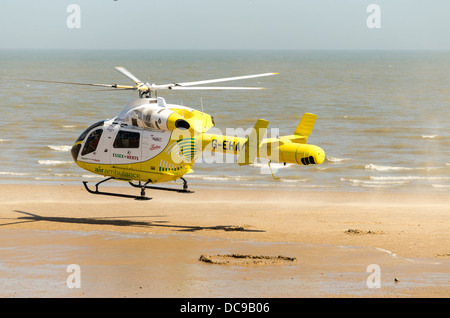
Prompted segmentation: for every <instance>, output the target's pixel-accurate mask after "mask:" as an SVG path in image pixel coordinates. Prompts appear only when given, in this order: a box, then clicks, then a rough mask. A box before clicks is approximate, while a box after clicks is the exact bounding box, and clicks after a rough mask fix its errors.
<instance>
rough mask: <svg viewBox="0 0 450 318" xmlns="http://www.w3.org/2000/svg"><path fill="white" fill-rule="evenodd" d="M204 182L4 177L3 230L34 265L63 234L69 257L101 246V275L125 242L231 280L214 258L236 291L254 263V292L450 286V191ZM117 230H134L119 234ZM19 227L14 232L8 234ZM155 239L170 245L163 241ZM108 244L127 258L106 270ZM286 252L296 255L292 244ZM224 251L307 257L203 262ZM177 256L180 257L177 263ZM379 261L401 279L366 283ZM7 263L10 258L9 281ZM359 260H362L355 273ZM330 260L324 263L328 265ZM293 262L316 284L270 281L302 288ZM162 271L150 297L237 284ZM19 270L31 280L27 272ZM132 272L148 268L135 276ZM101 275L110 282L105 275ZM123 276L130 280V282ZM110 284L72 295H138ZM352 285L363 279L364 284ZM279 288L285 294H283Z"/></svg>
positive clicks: (131, 248) (439, 293) (436, 290)
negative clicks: (52, 182)
mask: <svg viewBox="0 0 450 318" xmlns="http://www.w3.org/2000/svg"><path fill="white" fill-rule="evenodd" d="M192 190H194V191H195V193H192V194H185V193H172V192H167V191H156V190H153V191H152V190H151V189H148V190H147V196H150V197H152V199H151V200H149V201H135V200H132V199H127V198H117V197H107V196H99V195H92V194H89V193H87V192H86V191H85V190H84V188H83V186H82V185H80V186H72V185H63V186H43V185H39V186H36V185H0V201H1V202H2V204H1V206H0V225H1V227H0V228H1V229H4V231H0V235H2V236H3V237H5V240H4V242H8V243H7V245H8V246H10V247H11V248H12V247H17V248H18V250H22V252H23V251H25V253H26V254H29V258H30V262H32V263H33V262H35V258H36V257H37V256H36V255H34V256H33V255H32V254H33V253H34V251H32V249H30V248H29V247H30V246H34V245H36V246H37V247H40V248H42V249H44V250H46V251H49V250H50V251H52V249H54V248H55V246H54V245H53V244H54V243H52V242H54V241H55V240H56V241H60V242H65V243H64V244H63V243H61V244H63V245H64V246H65V248H63V249H62V250H61V251H60V252H59V253H64V255H66V254H65V253H67V252H66V250H73V249H75V250H87V251H89V252H86V253H87V254H86V255H85V256H84V261H85V263H86V264H87V265H85V268H89V269H90V271H91V273H92V276H90V277H91V279H92V280H93V281H95V277H96V275H100V276H101V274H99V273H101V272H102V271H106V272H108V270H110V269H111V268H114V266H119V265H120V263H121V262H123V258H122V257H119V256H118V255H116V254H115V252H114V251H116V249H115V248H114V247H111V246H108V244H109V243H108V244H107V243H105V242H107V241H110V242H113V243H114V242H116V241H120V242H121V243H120V244H122V245H121V248H120V250H121V251H122V252H123V253H126V254H127V253H131V254H130V257H132V258H133V259H134V258H140V257H143V255H147V254H148V253H149V251H151V253H150V254H151V255H160V257H158V258H157V259H156V260H155V259H147V261H149V262H151V263H152V264H153V266H157V267H158V268H160V267H161V266H163V265H164V266H169V268H172V267H173V266H175V267H174V268H178V267H177V266H181V267H183V266H187V267H188V268H192V271H193V273H195V275H194V274H193V275H194V276H195V277H196V278H195V279H194V280H195V282H196V284H198V283H199V281H201V282H203V283H205V282H207V281H210V283H211V284H218V285H217V288H219V285H220V284H219V283H220V282H218V281H217V278H214V277H209V278H205V277H203V276H202V275H207V274H205V273H206V272H204V270H205V269H207V272H209V271H210V270H211V268H213V271H217V272H220V273H221V275H224V277H228V276H227V275H231V276H229V279H228V280H226V281H222V283H223V284H225V285H226V286H227V288H228V292H229V296H230V297H239V296H243V295H242V294H241V293H240V292H239V288H238V287H237V286H239V284H242V279H243V276H241V274H242V273H241V272H242V271H244V272H245V273H246V274H245V275H247V276H245V275H244V274H242V275H244V276H245V277H247V280H245V279H244V282H246V283H248V284H250V282H255V284H256V282H259V283H258V284H262V285H261V286H260V285H258V286H259V287H258V286H253V285H252V287H254V288H255V290H254V291H253V294H252V295H254V296H255V297H264V295H266V296H267V297H310V296H311V297H316V296H317V297H329V296H331V297H360V296H362V297H366V296H371V297H405V295H406V297H416V296H417V297H448V296H450V283H449V281H448V277H449V275H450V247H449V246H448V242H449V241H450V233H449V232H448V228H449V225H450V215H449V207H450V197H449V196H448V195H445V194H435V193H432V194H430V193H428V194H421V193H405V192H401V193H399V192H382V193H381V192H378V191H377V192H373V193H370V192H348V191H345V192H341V191H340V192H333V191H301V190H300V191H259V190H252V191H245V192H244V191H242V190H241V189H239V190H229V189H228V190H227V189H197V188H192ZM114 191H120V192H123V193H128V194H135V195H138V194H139V189H135V188H131V187H124V188H121V187H114ZM36 230H37V231H36ZM73 235H75V236H76V238H75V239H74V240H73V241H71V240H68V239H67V236H73ZM98 235H100V236H102V235H106V236H108V237H112V238H110V239H104V240H103V239H102V240H100V241H98V240H96V239H95V237H96V236H98ZM117 235H119V236H121V237H125V238H123V239H120V240H117V239H116V236H117ZM8 237H9V238H11V239H10V240H8ZM14 237H16V239H15V240H14V239H13V238H14ZM46 237H53V238H54V240H51V241H48V239H47V238H46ZM136 240H138V241H139V242H138V243H139V244H136ZM39 242H41V243H39ZM155 242H158V244H161V246H164V247H165V248H162V247H161V248H160V247H158V246H155ZM113 243H111V244H113ZM105 244H106V245H105ZM114 244H115V243H114ZM114 244H113V245H114ZM117 244H119V243H117ZM103 248H105V249H106V250H108V251H110V252H111V253H112V254H114V255H116V256H115V257H113V258H110V259H102V260H101V262H102V264H103V265H102V268H101V269H99V268H97V267H95V266H94V265H93V264H95V263H96V259H97V258H99V257H101V256H100V255H97V254H98V252H99V251H101V253H100V254H102V251H103V250H102V249H103ZM93 251H97V252H93ZM189 251H191V252H192V253H189ZM283 251H285V253H281V252H283ZM18 253H19V252H17V253H16V254H14V252H11V254H8V255H9V258H8V257H6V260H5V262H6V263H8V264H9V265H8V266H7V267H8V268H12V267H16V268H17V266H19V267H20V266H22V267H23V266H25V265H24V263H23V262H20V261H17V262H14V261H13V260H14V259H15V258H17V259H19V258H20V255H19V254H18ZM214 253H215V254H230V253H231V254H233V253H241V254H252V255H258V254H261V255H268V256H276V255H283V256H287V257H291V256H293V257H296V258H297V259H298V263H297V264H296V265H283V266H274V265H271V266H262V267H261V266H260V267H251V266H250V268H253V272H252V271H248V270H247V267H245V266H244V267H242V266H239V265H235V266H231V267H230V266H223V265H213V264H200V263H199V261H198V259H199V257H200V255H201V254H211V255H212V254H214ZM279 253H281V254H279ZM50 254H51V253H50ZM69 254H70V253H69ZM69 254H67V255H69ZM58 255H59V254H58ZM70 255H71V257H73V255H72V254H70ZM22 257H23V255H22ZM67 257H68V256H67ZM104 257H107V255H104ZM148 257H149V256H144V257H143V260H142V262H141V261H136V264H134V265H133V266H138V267H139V268H140V269H142V270H144V271H145V268H146V267H145V266H147V265H148V264H146V263H145V259H146V258H148ZM154 257H156V256H154ZM168 259H170V260H172V261H173V262H172V261H171V262H170V264H169V263H168ZM327 260H328V261H327ZM377 262H378V263H380V266H381V268H382V273H383V276H382V278H383V279H387V277H386V276H389V279H387V280H386V281H384V283H383V286H385V287H384V288H381V289H379V290H367V286H365V284H364V283H365V279H366V278H367V276H368V275H369V274H368V273H367V272H366V267H367V266H368V265H370V264H378V263H377ZM38 263H39V262H38ZM182 264H184V265H183V266H182ZM1 265H2V264H1V262H0V281H2V280H1V279H2V275H1V273H2V271H1V269H2V266H1ZM61 266H62V265H61ZM120 266H122V265H120ZM120 266H119V267H120ZM123 266H124V269H123V270H124V273H125V272H126V275H131V276H133V275H132V274H130V272H129V271H130V270H131V268H130V267H129V266H128V265H126V266H125V265H123ZM130 266H131V265H130ZM205 266H206V267H205ZM211 266H213V267H211ZM356 267H357V268H358V269H357V270H356V272H355V268H356ZM289 268H290V271H289V270H288V269H289ZM319 268H320V270H319ZM174 270H175V269H174ZM177 270H179V268H178V269H177ZM318 270H319V271H321V272H320V273H319V272H317V271H318ZM265 271H270V272H271V277H273V281H270V280H268V279H267V277H265V276H264V275H266V274H264V272H265ZM292 271H294V273H297V274H296V275H298V277H301V281H297V283H301V284H303V285H302V286H309V284H311V288H312V289H311V288H306V290H303V291H302V292H300V291H299V290H296V291H293V290H292V291H291V292H288V291H286V290H284V289H283V288H282V287H279V288H276V289H273V287H271V288H272V289H273V290H272V292H269V291H268V290H266V289H267V288H268V286H269V285H270V286H272V285H271V284H273V282H274V281H280V282H281V284H282V285H281V286H283V284H287V285H286V286H285V287H288V286H290V284H291V282H289V281H288V280H287V277H288V276H289V275H291V276H292V275H293V274H292V273H293V272H292ZM6 272H8V271H6ZM157 272H158V271H157ZM331 272H332V273H334V274H333V275H331V274H330V275H328V276H327V274H326V273H331ZM159 273H160V274H161V277H160V278H157V277H153V279H156V280H157V281H158V282H159V284H160V285H161V286H160V288H159V289H157V291H156V290H153V289H152V290H149V289H146V290H145V292H144V291H143V290H142V291H139V290H138V292H137V295H138V296H139V297H157V295H163V296H162V297H183V295H194V296H193V297H217V296H218V297H226V294H224V293H222V292H219V291H215V290H214V289H211V290H210V292H209V293H207V294H203V292H202V290H196V291H195V292H193V291H192V288H191V287H189V288H188V287H186V286H185V287H182V288H180V287H179V286H178V287H176V286H172V287H171V288H169V289H167V290H166V289H164V288H163V287H162V286H163V285H164V284H165V282H167V281H168V280H169V281H170V280H171V279H172V278H173V277H178V275H179V274H175V273H172V274H170V273H167V272H166V271H165V270H163V269H162V268H161V270H160V271H159ZM239 273H240V274H239ZM321 273H322V274H323V275H321ZM338 273H341V276H343V277H353V278H351V279H350V278H348V279H347V280H344V281H341V279H340V278H339V275H338ZM389 273H392V274H389ZM395 273H397V274H395ZM402 273H403V274H402ZM346 274H348V275H346ZM350 274H351V275H350ZM49 275H50V274H49ZM64 275H65V274H64ZM105 275H106V274H105ZM136 275H137V274H136ZM149 275H150V274H149ZM151 275H153V274H151ZM236 275H237V276H238V277H239V278H237V277H235V276H236ZM318 275H319V278H320V276H324V275H325V276H326V277H321V279H322V278H323V283H330V284H332V285H333V284H337V285H336V286H339V284H341V283H342V284H343V285H342V286H347V287H345V288H344V287H340V289H339V288H338V289H337V290H333V289H330V288H328V289H320V290H316V289H314V288H313V287H312V286H316V285H315V284H316V283H317V277H318ZM394 275H397V276H400V282H401V283H402V282H403V284H401V283H399V284H394V283H393V276H394ZM188 276H189V275H188ZM197 276H198V277H197ZM207 276H208V275H207ZM356 276H360V277H359V278H358V279H359V280H358V281H357V282H353V283H351V282H352V281H353V280H354V278H355V277H356ZM171 277H172V278H171ZM201 277H203V278H201ZM295 277H297V276H295V275H294V278H292V277H291V278H292V279H294V280H295ZM291 278H289V279H291ZM17 279H18V281H20V277H18V278H17ZM111 279H112V278H111ZM131 279H132V280H136V279H137V278H136V277H134V276H133V277H132V278H131ZM183 279H187V278H186V277H184V278H183ZM261 280H262V281H263V282H264V284H263V283H261ZM424 280H426V281H427V282H424ZM121 281H122V280H121ZM188 281H189V279H188ZM319 282H320V280H319ZM122 283H123V281H122ZM96 284H100V283H99V282H98V281H97V283H96ZM111 284H112V283H111ZM116 284H118V285H121V283H120V282H116ZM136 284H137V283H136ZM352 284H353V285H352ZM361 284H362V285H361ZM100 285H101V284H100ZM100 285H99V286H97V287H96V286H94V285H91V286H90V289H89V291H88V290H85V291H84V294H83V293H78V294H77V293H69V294H68V295H69V296H68V297H72V296H74V297H90V296H93V297H95V295H98V296H102V295H107V296H106V297H126V296H130V293H132V291H131V290H133V292H135V291H136V289H134V287H133V288H132V287H130V288H131V289H130V290H129V291H126V292H125V291H124V294H121V293H119V292H118V291H117V293H115V292H113V291H108V288H109V287H108V286H103V287H104V289H103V292H105V293H106V294H102V289H101V286H100ZM182 285H183V284H182ZM164 286H165V285H164ZM348 286H359V287H358V288H356V290H354V289H352V288H353V287H352V288H350V287H348ZM405 287H408V288H407V289H405ZM99 288H100V289H99ZM136 288H138V287H136ZM163 289H164V292H163ZM219 289H220V288H219ZM269 289H270V288H269ZM124 290H127V288H125V289H124ZM19 291H20V288H18V290H16V294H13V293H9V294H5V292H4V293H3V296H4V297H15V296H14V295H18V294H20V293H19ZM106 291H108V292H106ZM276 291H278V292H279V294H278V296H277V294H276ZM47 292H48V291H47ZM64 292H66V291H65V290H64ZM183 292H186V293H183ZM158 293H159V294H158ZM274 293H275V294H274ZM44 294H45V293H44ZM261 295H262V296H261ZM0 296H2V295H0ZM36 296H38V295H36ZM38 297H39V296H38ZM243 297H245V295H244V296H243Z"/></svg>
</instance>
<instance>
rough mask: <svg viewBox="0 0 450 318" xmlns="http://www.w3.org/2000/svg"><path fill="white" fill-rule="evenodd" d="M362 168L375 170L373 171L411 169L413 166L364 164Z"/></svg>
mask: <svg viewBox="0 0 450 318" xmlns="http://www.w3.org/2000/svg"><path fill="white" fill-rule="evenodd" d="M364 168H365V169H366V170H375V171H405V170H412V169H413V168H406V167H391V166H378V165H374V164H368V165H365V166H364Z"/></svg>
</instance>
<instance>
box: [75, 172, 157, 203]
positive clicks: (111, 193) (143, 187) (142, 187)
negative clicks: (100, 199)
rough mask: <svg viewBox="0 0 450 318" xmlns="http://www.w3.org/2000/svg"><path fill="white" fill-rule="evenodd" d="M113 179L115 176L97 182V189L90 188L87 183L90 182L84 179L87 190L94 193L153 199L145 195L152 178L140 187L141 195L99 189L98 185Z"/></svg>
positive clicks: (136, 198)
mask: <svg viewBox="0 0 450 318" xmlns="http://www.w3.org/2000/svg"><path fill="white" fill-rule="evenodd" d="M111 179H114V178H113V177H109V178H106V179H104V180H102V181H100V182H98V183H96V184H95V191H94V190H91V189H89V187H88V186H87V183H88V182H87V181H83V184H84V187H85V188H86V190H87V191H88V192H89V193H92V194H100V195H109V196H113V197H122V198H131V199H135V200H151V198H149V197H146V196H145V188H146V186H147V184H148V183H149V182H150V180H149V181H147V182H146V183H145V184H144V185H143V186H141V187H140V188H141V195H140V196H135V195H129V194H122V193H113V192H102V191H98V186H99V185H100V184H101V183H103V182H106V181H109V180H111Z"/></svg>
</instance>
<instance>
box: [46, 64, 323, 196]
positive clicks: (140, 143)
mask: <svg viewBox="0 0 450 318" xmlns="http://www.w3.org/2000/svg"><path fill="white" fill-rule="evenodd" d="M116 70H117V71H119V72H120V73H122V74H123V75H125V76H126V77H128V78H129V79H131V80H132V81H133V82H134V85H132V86H127V85H117V84H114V85H109V84H84V83H70V82H55V81H44V82H51V83H63V84H76V85H89V86H100V87H109V88H113V89H118V90H135V91H137V92H138V93H139V98H138V99H136V100H133V101H131V102H130V103H128V105H126V106H125V108H124V109H123V110H122V111H121V112H120V113H119V114H118V115H117V116H115V117H114V118H111V119H107V120H101V121H99V122H97V123H95V124H93V125H92V126H90V127H89V128H87V129H86V130H85V131H84V132H83V133H82V134H81V135H80V137H78V139H77V140H76V141H75V143H74V145H73V147H72V149H71V153H72V157H73V160H74V161H75V163H76V164H77V165H78V166H80V167H81V168H83V169H85V170H87V171H90V172H93V173H96V174H99V175H102V176H104V177H107V178H106V179H104V180H102V181H100V182H98V183H97V184H95V190H92V189H90V188H89V187H88V185H87V182H86V181H83V184H84V186H85V188H86V190H87V191H88V192H90V193H93V194H100V195H110V196H119V197H131V198H134V199H137V200H148V199H150V198H148V197H146V196H145V189H158V190H168V191H177V192H183V193H190V192H192V191H190V190H189V189H188V185H187V182H186V180H185V179H184V178H183V176H184V175H185V174H187V173H191V172H193V171H192V166H193V165H194V162H195V160H196V159H197V158H199V156H200V155H201V154H202V152H203V151H210V152H212V153H214V152H221V153H225V154H233V155H237V163H238V164H239V165H249V164H252V163H253V162H254V160H255V159H256V158H257V157H259V158H266V159H268V160H269V166H270V163H271V162H279V163H285V164H286V163H293V164H299V165H309V164H321V163H322V162H323V161H324V159H325V153H324V151H323V150H322V149H321V148H320V147H318V146H314V145H309V144H306V141H307V138H308V136H309V135H310V134H311V132H312V129H313V126H314V123H315V120H316V117H317V116H316V115H313V114H309V113H305V114H304V115H303V117H302V118H301V120H300V122H299V124H298V126H297V128H296V129H295V131H294V132H293V134H292V135H288V136H281V137H278V138H264V136H265V134H266V130H267V127H268V124H269V122H268V121H266V120H263V119H258V120H257V121H256V124H255V125H254V127H253V128H250V129H247V130H246V131H245V135H244V136H243V137H242V136H237V135H222V134H216V133H214V134H213V133H208V130H210V128H212V127H213V126H214V119H213V117H211V116H210V115H208V114H206V113H204V112H203V111H199V110H195V109H193V108H190V107H186V106H181V105H175V104H168V103H166V101H165V100H164V98H161V97H158V96H157V91H158V90H231V89H262V88H260V87H218V86H198V85H203V84H210V83H218V82H225V81H234V80H242V79H250V78H256V77H262V76H270V75H275V74H277V73H264V74H255V75H246V76H238V77H228V78H220V79H212V80H203V81H195V82H185V83H170V84H163V85H161V84H149V83H144V82H142V81H141V80H139V79H138V78H137V77H136V76H134V75H133V74H132V73H130V72H129V71H128V70H127V69H125V68H123V67H116ZM112 179H115V180H123V181H127V182H129V184H130V185H132V186H134V187H137V188H140V189H141V193H140V195H138V196H133V195H128V194H122V193H112V192H102V191H99V185H100V184H101V183H103V182H106V181H108V180H112ZM178 179H180V180H182V181H183V187H182V188H181V189H176V188H165V187H155V186H150V185H149V184H155V183H161V182H167V181H175V180H178ZM134 182H138V184H136V183H134Z"/></svg>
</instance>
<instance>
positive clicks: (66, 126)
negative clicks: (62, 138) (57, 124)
mask: <svg viewBox="0 0 450 318" xmlns="http://www.w3.org/2000/svg"><path fill="white" fill-rule="evenodd" d="M62 127H63V128H75V127H76V126H75V125H64V126H62Z"/></svg>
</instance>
